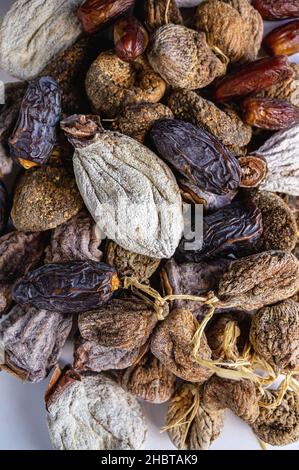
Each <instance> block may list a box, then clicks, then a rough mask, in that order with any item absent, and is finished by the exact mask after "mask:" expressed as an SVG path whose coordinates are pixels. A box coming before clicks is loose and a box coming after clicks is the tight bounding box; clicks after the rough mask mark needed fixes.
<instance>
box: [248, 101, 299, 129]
mask: <svg viewBox="0 0 299 470" xmlns="http://www.w3.org/2000/svg"><path fill="white" fill-rule="evenodd" d="M241 106H242V112H243V119H244V121H245V122H246V123H247V124H249V125H251V126H254V127H258V128H260V129H265V130H270V131H279V130H282V129H287V128H289V127H292V126H294V125H295V124H298V123H299V108H298V107H297V106H294V105H293V104H291V103H288V101H284V100H277V99H274V98H255V97H249V98H247V99H246V100H245V101H243V103H242V105H241Z"/></svg>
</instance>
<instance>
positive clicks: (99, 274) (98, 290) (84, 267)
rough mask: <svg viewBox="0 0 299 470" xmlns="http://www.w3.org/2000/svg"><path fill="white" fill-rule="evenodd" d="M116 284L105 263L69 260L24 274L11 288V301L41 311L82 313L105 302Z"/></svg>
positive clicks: (116, 280)
mask: <svg viewBox="0 0 299 470" xmlns="http://www.w3.org/2000/svg"><path fill="white" fill-rule="evenodd" d="M118 285H119V280H118V277H117V274H116V271H115V270H114V268H112V267H111V266H108V265H107V264H104V263H96V262H94V261H69V262H67V263H62V264H46V265H45V266H42V267H40V268H38V269H36V270H35V271H32V272H30V273H28V274H27V275H25V276H24V277H22V278H21V279H20V280H19V281H17V282H16V284H15V285H14V289H13V298H14V300H15V301H16V302H17V303H20V304H22V305H32V306H34V307H36V308H40V309H43V308H44V309H45V310H51V311H52V310H54V311H57V312H63V313H76V312H84V311H85V312H86V311H87V310H90V309H92V308H97V307H99V306H100V305H103V304H104V303H106V302H108V300H109V299H110V298H111V297H112V295H113V292H114V291H115V290H117V289H118Z"/></svg>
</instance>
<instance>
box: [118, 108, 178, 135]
mask: <svg viewBox="0 0 299 470" xmlns="http://www.w3.org/2000/svg"><path fill="white" fill-rule="evenodd" d="M171 118H173V114H172V111H171V110H170V109H169V108H167V106H164V104H161V103H140V104H136V105H132V106H128V107H126V108H124V109H123V111H121V112H120V113H119V114H118V115H117V117H116V118H115V120H114V121H113V123H112V129H113V130H114V131H118V132H121V133H122V134H126V135H128V136H130V137H133V139H135V140H138V142H141V143H142V144H143V142H144V140H145V137H146V134H147V132H148V131H149V130H150V128H151V127H152V125H153V124H154V122H155V121H157V120H158V119H171Z"/></svg>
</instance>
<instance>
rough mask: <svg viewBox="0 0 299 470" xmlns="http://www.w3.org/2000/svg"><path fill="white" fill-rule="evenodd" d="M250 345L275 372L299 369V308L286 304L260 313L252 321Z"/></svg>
mask: <svg viewBox="0 0 299 470" xmlns="http://www.w3.org/2000/svg"><path fill="white" fill-rule="evenodd" d="M250 341H251V344H252V346H253V348H254V350H255V352H256V353H258V354H259V355H260V356H261V357H262V358H263V359H265V360H266V361H267V362H268V363H269V364H270V365H271V366H273V367H274V368H275V370H282V369H292V368H293V367H295V366H298V365H299V304H298V303H297V302H294V301H293V300H285V301H284V302H280V303H278V304H275V305H271V306H270V307H264V308H262V309H261V310H259V311H258V312H257V313H256V314H255V315H254V316H253V318H252V324H251V329H250Z"/></svg>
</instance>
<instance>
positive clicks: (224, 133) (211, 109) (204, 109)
mask: <svg viewBox="0 0 299 470" xmlns="http://www.w3.org/2000/svg"><path fill="white" fill-rule="evenodd" d="M168 106H169V107H170V109H171V110H172V112H173V113H174V116H175V118H177V119H182V120H183V121H187V122H191V123H192V124H194V125H196V126H198V127H201V128H203V129H205V130H207V131H209V132H210V133H211V134H213V135H214V136H215V137H217V139H219V140H220V142H222V143H223V144H224V145H225V146H226V147H227V148H228V149H229V150H231V151H232V153H234V154H237V155H238V154H239V155H240V154H241V153H242V148H243V147H245V146H246V145H247V144H248V143H249V142H250V140H251V138H252V129H251V127H250V126H248V125H246V124H244V123H243V121H242V120H241V119H240V118H239V116H238V115H237V113H236V112H235V111H233V110H229V109H225V110H224V111H222V110H221V109H220V108H218V107H217V106H216V105H215V104H214V103H212V102H211V101H208V100H206V99H204V98H202V97H201V96H199V95H198V94H197V93H196V92H195V91H188V90H175V91H173V93H172V94H171V96H170V98H169V99H168Z"/></svg>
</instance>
